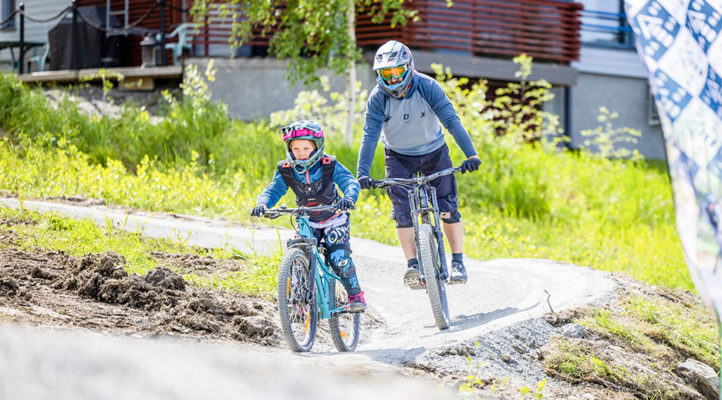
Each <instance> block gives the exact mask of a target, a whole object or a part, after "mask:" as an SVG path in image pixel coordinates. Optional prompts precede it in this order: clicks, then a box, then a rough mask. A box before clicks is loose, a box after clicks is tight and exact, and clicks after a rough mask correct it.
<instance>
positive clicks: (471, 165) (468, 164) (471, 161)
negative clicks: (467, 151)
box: [461, 157, 481, 174]
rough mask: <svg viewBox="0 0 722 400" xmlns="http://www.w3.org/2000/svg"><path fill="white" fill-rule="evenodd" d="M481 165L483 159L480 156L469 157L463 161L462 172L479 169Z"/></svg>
mask: <svg viewBox="0 0 722 400" xmlns="http://www.w3.org/2000/svg"><path fill="white" fill-rule="evenodd" d="M480 165H481V160H479V159H478V158H476V157H474V158H467V159H466V160H464V162H463V163H461V173H462V174H463V173H466V172H472V171H476V170H477V169H479V166H480Z"/></svg>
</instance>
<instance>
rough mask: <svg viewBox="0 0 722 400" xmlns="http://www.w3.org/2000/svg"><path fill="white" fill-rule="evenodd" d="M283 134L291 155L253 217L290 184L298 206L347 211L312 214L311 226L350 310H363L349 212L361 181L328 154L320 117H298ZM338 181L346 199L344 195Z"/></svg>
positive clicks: (277, 197) (263, 196)
mask: <svg viewBox="0 0 722 400" xmlns="http://www.w3.org/2000/svg"><path fill="white" fill-rule="evenodd" d="M281 133H282V134H283V141H284V142H285V143H286V155H287V158H286V159H285V160H281V161H280V162H279V163H278V166H277V170H276V172H275V173H274V175H273V181H271V183H270V184H269V185H268V186H267V187H266V188H265V189H264V190H263V192H262V193H261V194H260V195H259V196H258V198H257V200H256V207H254V208H253V211H251V215H252V216H254V217H260V216H261V215H263V213H264V212H265V211H266V209H267V208H270V207H273V206H274V205H276V203H277V202H278V200H280V199H281V197H282V196H283V195H284V194H286V192H287V191H288V188H291V190H293V192H294V193H296V203H297V204H298V206H299V207H311V206H320V205H330V204H336V205H337V207H338V209H339V210H343V211H339V212H334V211H325V212H319V213H315V214H313V215H311V216H310V221H309V222H310V225H311V230H312V232H313V234H314V236H315V237H316V239H318V240H319V242H321V241H322V240H323V241H325V243H326V246H327V248H328V252H329V253H328V254H329V261H330V264H331V267H332V268H333V270H334V272H335V273H336V274H337V275H338V276H339V277H340V278H341V283H342V284H343V287H344V288H345V289H346V292H347V293H348V302H349V307H350V311H351V312H361V311H364V310H366V300H365V299H364V292H363V291H361V286H360V285H359V282H358V277H357V276H356V268H355V266H354V263H353V260H351V246H350V244H349V239H350V237H349V214H348V212H344V211H347V210H351V209H353V208H354V205H355V204H356V200H357V199H358V194H359V184H358V182H356V180H355V179H354V177H353V175H351V172H349V170H348V169H346V167H344V166H343V165H342V164H341V163H340V162H338V161H336V159H335V157H333V156H330V155H327V154H324V152H323V149H324V137H323V130H322V129H321V126H320V125H319V124H318V123H316V122H315V121H296V122H294V123H292V124H290V125H288V126H285V127H283V128H281ZM336 185H338V187H339V188H340V189H341V191H342V192H343V197H341V196H339V193H338V190H337V189H336Z"/></svg>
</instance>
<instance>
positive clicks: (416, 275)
mask: <svg viewBox="0 0 722 400" xmlns="http://www.w3.org/2000/svg"><path fill="white" fill-rule="evenodd" d="M404 285H406V286H408V287H409V289H413V290H419V289H423V288H424V278H423V277H422V276H421V271H419V264H415V265H414V266H413V267H409V268H408V269H407V270H406V272H405V273H404Z"/></svg>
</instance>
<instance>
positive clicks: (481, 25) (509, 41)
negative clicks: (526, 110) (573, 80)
mask: <svg viewBox="0 0 722 400" xmlns="http://www.w3.org/2000/svg"><path fill="white" fill-rule="evenodd" d="M411 5H412V6H413V8H414V9H416V10H417V11H418V15H419V17H420V20H419V21H418V22H410V23H409V24H408V25H407V26H405V27H402V28H398V27H397V28H395V29H393V30H391V29H390V27H389V23H388V22H384V23H379V24H374V23H372V22H371V21H370V18H368V17H364V16H359V19H358V22H357V25H356V40H357V43H358V45H359V46H369V47H372V46H373V47H375V46H378V45H380V44H382V43H384V42H385V41H386V40H388V39H389V38H398V39H399V40H401V41H403V42H404V43H406V44H407V45H409V47H411V48H417V49H422V50H427V51H437V50H451V51H454V52H459V53H462V54H468V55H469V56H476V57H499V56H501V57H506V58H508V57H513V56H516V55H518V54H520V53H522V52H524V53H527V54H528V55H530V56H532V57H534V58H535V59H537V60H540V61H548V62H556V63H561V64H568V63H569V62H570V61H573V60H578V59H579V51H580V48H581V41H580V33H579V31H580V29H581V10H582V8H583V6H582V5H581V4H580V3H569V2H561V1H551V0H506V1H492V0H488V1H484V0H454V5H453V7H447V6H446V0H415V1H414V2H413V3H411Z"/></svg>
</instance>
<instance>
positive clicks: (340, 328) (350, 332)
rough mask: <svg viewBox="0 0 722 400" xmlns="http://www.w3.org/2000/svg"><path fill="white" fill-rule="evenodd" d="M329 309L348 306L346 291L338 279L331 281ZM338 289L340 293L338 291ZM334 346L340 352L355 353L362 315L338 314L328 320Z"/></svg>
mask: <svg viewBox="0 0 722 400" xmlns="http://www.w3.org/2000/svg"><path fill="white" fill-rule="evenodd" d="M328 283H329V291H328V307H329V308H330V309H332V310H333V309H335V308H339V307H342V306H347V305H348V295H347V294H346V289H344V287H343V285H341V283H340V282H337V281H336V279H333V278H331V279H329V282H328ZM337 289H338V291H337ZM328 324H329V328H330V330H331V339H332V340H333V345H334V346H335V347H336V350H338V351H354V350H356V346H357V345H358V340H359V336H360V333H361V314H360V313H343V314H337V315H334V316H332V317H331V319H329V320H328Z"/></svg>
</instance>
